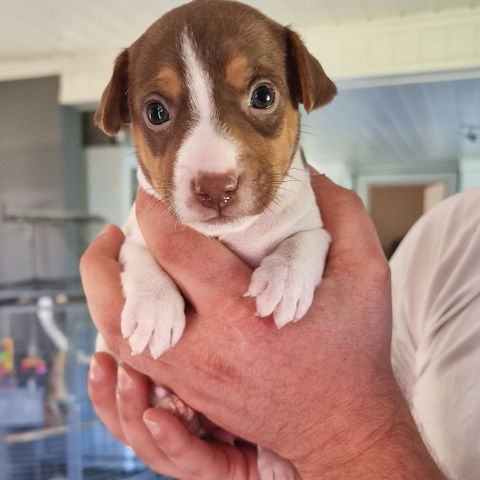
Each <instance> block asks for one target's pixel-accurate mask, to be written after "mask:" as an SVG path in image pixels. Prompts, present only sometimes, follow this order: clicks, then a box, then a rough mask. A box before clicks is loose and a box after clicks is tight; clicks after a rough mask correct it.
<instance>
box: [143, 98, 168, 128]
mask: <svg viewBox="0 0 480 480" xmlns="http://www.w3.org/2000/svg"><path fill="white" fill-rule="evenodd" d="M146 113H147V118H148V121H149V122H150V123H151V124H152V125H162V124H163V123H166V122H168V121H169V120H170V114H169V113H168V110H167V109H166V108H165V105H164V104H163V103H161V102H150V103H149V104H148V105H147V112H146Z"/></svg>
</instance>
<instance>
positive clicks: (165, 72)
mask: <svg viewBox="0 0 480 480" xmlns="http://www.w3.org/2000/svg"><path fill="white" fill-rule="evenodd" d="M182 84H183V82H182V78H181V76H180V75H179V74H178V73H177V72H176V71H175V70H174V69H173V68H170V67H163V68H162V69H161V70H160V71H159V72H158V75H157V78H156V85H157V88H158V91H159V93H161V94H162V95H165V96H166V97H168V98H171V99H174V98H178V97H179V96H180V94H181V93H182Z"/></svg>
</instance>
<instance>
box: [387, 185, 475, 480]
mask: <svg viewBox="0 0 480 480" xmlns="http://www.w3.org/2000/svg"><path fill="white" fill-rule="evenodd" d="M391 267H392V281H393V311H394V327H393V339H392V362H393V366H394V369H395V372H396V374H397V378H398V381H399V383H400V385H401V387H402V389H403V391H404V394H405V395H406V397H407V400H408V401H409V402H410V404H411V407H412V411H413V414H414V416H415V419H416V421H417V424H418V426H419V429H420V432H421V433H422V435H423V437H424V439H425V441H426V443H427V445H428V446H429V448H430V449H431V451H432V453H433V455H434V458H435V459H436V460H437V461H438V463H439V464H440V465H441V466H443V467H444V468H445V470H446V473H447V474H448V475H449V476H450V477H451V478H452V479H453V480H479V479H480V189H475V190H471V191H468V192H465V193H462V194H458V195H455V196H453V197H450V198H448V199H447V200H445V201H443V202H442V203H441V204H439V205H438V206H436V207H435V208H434V209H432V210H431V211H429V212H428V213H427V214H426V215H425V216H424V217H422V218H421V219H420V220H419V221H418V222H417V223H416V224H415V225H414V227H413V228H412V229H411V231H410V232H409V233H408V234H407V236H406V237H405V239H404V241H403V242H402V244H401V245H400V247H399V248H398V250H397V252H396V253H395V255H394V257H393V259H392V261H391Z"/></svg>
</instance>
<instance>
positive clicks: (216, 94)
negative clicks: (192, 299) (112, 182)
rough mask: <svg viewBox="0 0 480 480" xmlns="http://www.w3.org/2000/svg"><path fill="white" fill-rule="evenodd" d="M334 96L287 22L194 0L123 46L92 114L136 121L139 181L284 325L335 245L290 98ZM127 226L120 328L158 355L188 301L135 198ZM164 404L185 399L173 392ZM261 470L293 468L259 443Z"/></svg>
mask: <svg viewBox="0 0 480 480" xmlns="http://www.w3.org/2000/svg"><path fill="white" fill-rule="evenodd" d="M335 94H336V88H335V85H334V84H333V83H332V82H331V81H330V79H329V78H328V77H327V76H326V75H325V73H324V71H323V69H322V67H321V66H320V64H319V63H318V61H317V60H316V59H315V58H313V57H312V55H311V54H310V53H309V52H308V51H307V50H306V48H305V46H304V45H303V43H302V41H301V39H300V38H299V36H298V35H297V34H296V33H295V32H293V31H292V30H290V29H289V28H286V27H283V26H281V25H279V24H277V23H276V22H274V21H272V20H270V19H269V18H267V17H265V16H264V15H263V14H261V13H260V12H258V11H257V10H255V9H253V8H251V7H248V6H246V5H243V4H241V3H237V2H233V1H224V0H196V1H193V2H191V3H189V4H186V5H183V6H181V7H179V8H176V9H174V10H172V11H170V12H169V13H167V14H166V15H164V16H163V17H162V18H160V19H159V20H158V21H156V22H155V23H154V24H153V25H152V26H151V27H150V28H149V29H148V30H147V31H146V32H145V33H144V34H143V35H142V36H141V37H140V38H139V39H138V40H136V41H135V42H134V43H133V44H132V45H131V46H130V47H129V48H127V49H125V50H124V51H123V52H122V53H121V54H120V55H119V56H118V57H117V59H116V62H115V66H114V71H113V75H112V78H111V80H110V83H109V84H108V86H107V87H106V89H105V91H104V93H103V96H102V99H101V104H100V106H99V108H98V110H97V112H96V116H95V120H96V123H97V125H98V126H99V127H100V128H101V129H102V130H103V131H104V132H105V133H106V134H107V135H114V134H115V133H117V132H118V130H119V129H120V128H121V127H122V126H123V125H125V124H130V127H131V130H132V132H133V136H134V139H135V144H136V148H137V153H138V163H139V169H138V180H139V184H140V186H141V187H142V188H143V189H145V191H146V192H148V193H150V194H151V195H153V196H155V197H156V198H157V199H159V200H161V201H162V202H164V203H165V204H166V205H167V206H168V207H169V209H170V211H171V212H172V213H173V214H174V215H175V216H176V218H177V219H178V221H179V222H180V223H182V224H184V225H187V226H189V227H191V228H194V229H195V230H198V231H199V232H201V233H203V234H205V235H208V236H212V237H216V238H218V239H220V240H221V241H222V242H224V243H225V244H226V245H228V247H229V248H231V249H232V250H233V251H234V252H235V253H236V254H237V255H239V256H240V257H241V258H242V259H244V260H245V261H246V262H247V263H248V264H249V265H251V266H252V267H254V268H255V271H254V273H253V276H252V280H251V283H250V286H249V289H248V291H247V292H246V295H247V296H251V297H255V299H256V306H257V312H258V314H259V316H260V317H268V316H270V315H272V317H273V320H274V322H275V324H276V325H277V327H278V328H280V327H282V326H284V325H286V324H287V323H289V322H295V321H297V320H299V319H301V318H302V317H303V316H304V315H305V313H306V312H307V310H308V309H309V307H310V305H311V302H312V298H313V293H314V289H315V288H316V286H318V284H319V283H320V281H321V278H322V273H323V269H324V264H325V259H326V255H327V252H328V248H329V243H330V237H329V234H328V233H327V231H326V230H325V229H324V228H323V224H322V220H321V217H320V213H319V210H318V207H317V205H316V202H315V197H314V194H313V191H312V189H311V186H310V180H309V173H308V169H307V165H306V162H305V159H304V157H303V153H302V150H301V148H300V147H299V124H300V123H299V122H300V114H299V110H298V107H299V103H302V104H303V106H304V108H305V110H306V111H307V112H310V111H311V110H313V109H315V108H318V107H321V106H322V105H324V104H326V103H328V102H330V101H331V100H332V99H333V97H334V96H335ZM124 232H125V237H126V238H125V243H124V244H123V246H122V249H121V252H120V262H121V264H122V265H123V273H122V285H123V290H124V295H125V301H126V302H125V307H124V310H123V312H122V316H121V330H122V334H123V335H124V337H125V338H126V339H128V341H129V343H130V346H131V349H132V353H133V354H140V353H142V352H143V351H144V350H145V349H146V348H147V347H148V348H149V349H150V352H151V354H152V356H153V357H158V356H159V355H161V354H162V353H163V352H165V351H166V350H167V349H168V348H170V347H172V346H173V345H175V343H176V342H178V340H179V339H180V337H181V335H182V332H183V329H184V327H185V314H184V299H183V297H182V295H181V293H180V292H179V290H178V288H177V287H176V285H175V283H174V282H173V281H172V279H171V278H170V277H169V276H168V275H167V274H166V273H165V272H164V271H163V270H162V269H161V268H160V267H159V266H158V265H157V263H156V262H155V260H154V258H153V257H152V255H151V254H150V252H149V250H148V248H147V247H146V245H145V242H144V239H143V237H142V234H141V232H140V230H139V227H138V225H137V221H136V217H135V208H134V207H133V208H132V210H131V213H130V216H129V218H128V220H127V222H126V224H125V226H124ZM165 397H167V401H166V402H165ZM162 401H163V404H164V405H166V404H177V406H178V402H181V401H179V399H178V398H176V397H174V396H173V394H169V393H168V392H166V393H165V392H162ZM183 408H184V406H182V407H181V409H183ZM187 408H188V407H187ZM183 413H184V412H183ZM187 416H188V415H187ZM259 473H260V477H261V479H262V480H267V479H273V478H276V479H277V480H280V479H285V480H289V479H290V478H295V477H294V475H295V473H294V471H293V468H292V467H291V465H290V464H289V463H288V462H286V461H284V460H283V459H280V458H279V457H276V456H275V455H274V454H273V453H272V452H268V451H266V450H264V449H259Z"/></svg>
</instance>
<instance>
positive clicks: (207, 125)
mask: <svg viewBox="0 0 480 480" xmlns="http://www.w3.org/2000/svg"><path fill="white" fill-rule="evenodd" d="M181 49H182V59H183V63H184V68H185V80H186V84H187V88H188V94H189V102H190V108H191V110H192V117H193V121H194V126H193V127H192V128H191V130H190V131H189V132H188V134H187V136H186V138H185V140H184V142H183V144H182V146H181V147H180V149H179V151H178V155H177V165H176V167H177V168H178V169H187V170H189V171H190V172H191V173H192V174H194V175H195V174H197V173H198V172H199V171H205V172H211V173H224V172H228V171H235V170H236V167H237V151H238V148H237V144H236V142H235V141H234V139H232V138H231V136H230V135H228V133H227V132H226V130H225V128H224V127H222V126H221V125H220V122H219V121H218V119H217V116H216V106H215V103H214V98H213V84H212V80H211V77H210V75H209V72H208V68H207V67H206V65H204V64H203V62H202V61H201V59H200V58H199V56H198V52H197V51H196V48H195V44H194V42H193V41H192V39H191V38H190V37H189V35H188V34H187V33H186V32H184V33H183V34H182V37H181Z"/></svg>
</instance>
